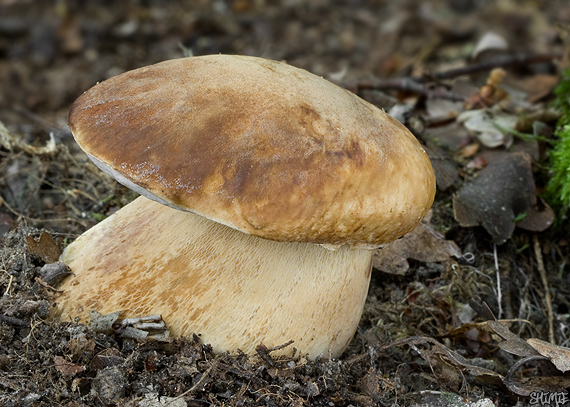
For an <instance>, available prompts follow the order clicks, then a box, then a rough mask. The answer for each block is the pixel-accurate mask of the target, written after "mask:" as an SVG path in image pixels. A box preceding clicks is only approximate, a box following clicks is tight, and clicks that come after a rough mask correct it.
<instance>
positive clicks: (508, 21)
mask: <svg viewBox="0 0 570 407" xmlns="http://www.w3.org/2000/svg"><path fill="white" fill-rule="evenodd" d="M419 3H420V2H414V1H360V0H347V1H333V0H316V1H311V2H302V1H297V0H282V1H279V2H269V1H256V0H234V1H224V0H216V1H206V0H201V1H179V2H160V1H142V0H139V1H127V2H116V1H66V0H61V1H53V2H33V1H31V0H21V1H14V0H0V122H1V123H4V125H5V126H6V127H7V129H8V131H9V132H10V134H11V137H12V138H8V139H7V138H5V137H3V138H2V140H1V145H2V146H3V147H0V193H1V201H0V235H1V236H3V238H2V243H1V247H0V268H1V269H0V294H2V297H1V298H0V405H1V406H7V407H10V406H68V407H76V406H108V405H118V406H166V405H168V406H202V405H216V406H217V405H231V406H244V405H265V406H301V405H310V406H348V405H353V406H374V405H382V406H393V405H430V406H431V405H433V406H435V405H440V406H447V405H475V404H470V403H475V402H477V401H479V404H478V405H480V406H491V405H496V406H508V405H527V404H529V403H531V402H533V400H534V401H536V398H533V397H536V395H537V394H541V395H552V394H558V395H559V397H563V396H564V395H567V393H566V388H568V387H570V381H569V380H570V377H568V375H567V374H566V372H565V367H564V366H566V365H565V364H564V363H565V362H567V361H570V357H569V356H568V354H567V353H565V352H570V350H568V349H567V348H556V351H557V352H558V353H556V356H552V354H549V355H548V356H542V357H537V356H536V350H538V347H533V349H535V351H533V349H529V348H528V344H527V342H526V341H525V340H526V339H527V338H531V337H532V338H539V339H542V340H544V341H548V342H553V343H555V344H557V345H560V346H562V347H565V346H568V345H569V341H570V330H569V323H570V300H569V298H570V284H569V282H570V281H569V277H568V276H569V275H570V274H569V273H568V272H569V266H568V259H569V258H570V241H569V240H568V232H569V227H568V225H567V222H565V221H564V218H563V217H560V216H559V217H558V218H557V219H556V222H555V225H554V226H552V227H549V228H546V229H545V230H544V231H542V232H536V231H529V230H524V229H521V228H517V229H515V231H514V232H513V233H512V235H510V234H509V238H508V239H507V240H506V242H505V243H502V244H495V243H494V242H493V239H492V236H491V235H490V234H489V233H488V232H487V231H486V230H485V229H484V228H483V227H462V226H460V225H459V223H458V221H456V220H455V217H454V213H453V197H454V196H456V195H457V192H458V191H459V190H460V188H461V187H462V185H463V184H464V182H468V181H470V180H472V179H474V178H476V174H477V171H478V169H480V167H477V166H478V165H482V166H484V163H483V164H481V163H482V162H483V161H481V160H482V159H483V160H487V161H489V162H491V161H492V158H491V155H489V154H488V152H489V151H491V152H492V153H494V154H497V153H498V154H506V153H510V152H511V150H513V149H517V150H519V151H520V150H523V151H528V152H529V154H530V155H531V156H532V157H533V165H532V174H531V175H532V178H533V179H530V178H529V179H527V180H526V181H527V183H532V182H534V184H535V185H536V189H537V192H538V194H539V195H540V194H541V193H542V192H543V191H544V187H545V184H546V182H547V180H548V176H549V173H548V170H547V168H548V156H547V151H548V148H549V144H548V143H543V142H538V141H537V140H536V139H535V140H534V141H531V142H527V141H522V140H519V139H518V138H517V139H515V140H514V142H513V143H512V144H508V143H503V144H501V145H499V146H497V147H493V148H490V147H489V146H485V145H484V144H485V143H484V142H483V141H481V139H476V138H475V137H474V135H473V134H472V133H470V132H468V131H467V130H466V129H465V127H464V126H463V125H462V124H459V123H455V117H454V116H450V117H441V116H437V115H436V114H435V113H433V111H434V110H433V109H434V108H435V107H434V106H435V105H434V104H433V101H434V100H446V101H449V99H454V100H457V95H462V96H461V97H460V98H459V99H460V101H461V102H462V103H460V105H462V106H464V108H465V106H467V105H469V107H470V108H472V107H474V106H487V107H489V106H491V105H495V103H498V100H499V99H496V100H495V99H493V100H491V99H489V98H486V95H487V94H480V93H479V90H480V89H482V87H483V86H484V85H485V83H486V80H487V78H488V75H489V71H490V69H489V68H485V67H484V66H483V67H482V68H481V69H474V70H473V71H472V72H470V74H469V75H451V76H450V77H449V78H447V79H445V80H434V79H433V77H431V76H430V75H431V74H433V73H436V72H448V71H449V70H450V69H451V68H458V67H465V66H466V65H470V64H480V63H481V62H482V61H485V60H486V61H495V62H496V61H498V63H496V64H494V66H504V68H505V70H506V79H505V89H506V92H507V93H508V94H509V96H510V98H511V99H516V97H517V96H516V95H520V93H521V92H523V93H524V100H525V103H526V104H525V105H524V106H525V107H524V109H526V110H524V116H525V117H529V116H530V114H529V112H530V111H532V112H533V114H534V113H536V112H541V114H543V115H542V116H540V120H538V119H533V120H535V121H536V122H539V121H540V123H543V124H544V125H545V126H547V127H548V128H549V129H550V131H549V132H548V131H547V134H548V137H552V129H553V128H554V127H555V125H556V112H554V114H553V115H550V116H548V115H546V113H545V111H546V110H545V109H546V107H547V106H548V103H549V101H550V100H551V99H552V93H551V91H552V87H553V86H554V84H555V83H556V81H557V78H559V75H560V72H561V69H562V68H564V67H565V66H566V65H565V64H566V63H567V61H566V59H565V57H564V55H565V53H567V52H566V51H567V48H566V45H565V38H566V36H567V35H568V33H569V32H570V5H569V4H567V2H564V1H549V2H538V1H514V0H513V1H500V2H495V1H469V0H447V1H443V0H441V1H434V2H423V3H422V4H421V5H420V4H419ZM490 32H493V33H496V34H498V35H499V36H501V37H502V38H503V39H504V40H505V41H506V43H507V44H508V47H507V48H506V49H497V48H493V47H490V46H489V47H487V48H486V49H485V50H484V52H482V53H480V54H479V55H478V56H477V58H476V59H475V60H473V59H472V58H471V56H472V55H473V50H474V49H475V46H476V44H477V43H478V41H479V40H480V39H481V38H482V37H483V36H484V35H485V34H487V33H490ZM215 53H231V54H245V55H255V56H260V57H265V58H272V59H278V60H285V61H287V62H288V63H290V64H292V65H295V66H298V67H301V68H304V69H307V70H309V71H311V72H314V73H316V74H319V75H322V76H324V77H326V78H328V79H330V80H333V81H335V82H337V83H339V84H340V85H341V86H345V87H347V88H349V89H350V90H352V91H354V92H357V93H359V94H360V96H362V97H364V98H366V99H367V100H369V101H371V102H372V103H375V104H376V105H378V106H380V107H383V108H385V109H386V110H389V109H391V108H393V107H394V106H396V107H397V108H398V109H399V111H400V112H401V116H400V117H399V118H400V119H401V120H403V121H404V122H405V124H406V125H407V126H408V127H409V128H410V129H411V130H412V131H413V132H414V134H415V135H416V136H417V137H418V138H419V139H420V140H421V141H422V142H424V143H426V144H427V145H428V150H429V151H430V157H431V158H432V161H433V162H434V167H435V168H436V174H437V175H438V189H439V191H438V195H437V197H436V202H435V203H434V206H433V213H432V214H431V221H430V225H431V227H432V228H433V229H435V230H436V231H437V232H439V233H441V234H440V235H437V236H439V237H438V238H437V240H438V241H440V243H441V242H448V241H453V242H454V243H455V244H456V245H457V247H458V249H459V251H460V254H459V255H458V256H450V255H448V256H444V258H443V259H438V260H437V261H433V260H428V261H426V260H422V259H423V257H421V256H416V257H414V254H410V252H409V251H408V252H406V253H407V254H406V255H404V257H405V258H407V259H408V260H407V262H408V264H409V268H407V270H405V269H404V270H403V271H400V272H398V273H391V272H387V271H380V270H375V272H374V274H373V277H372V284H371V287H370V292H369V297H368V301H367V304H366V308H365V312H364V315H363V317H362V320H361V323H360V326H359V330H358V332H357V334H356V336H355V338H354V340H353V341H352V343H351V345H350V346H349V348H348V350H347V351H346V352H345V353H344V354H343V356H342V357H341V358H340V359H338V360H328V359H325V358H322V359H319V360H316V361H310V360H307V359H306V358H304V357H303V355H296V356H295V357H291V358H277V357H273V356H272V355H271V349H267V348H265V347H263V346H260V347H259V348H258V352H257V354H255V355H244V354H238V355H229V354H222V355H219V354H214V353H213V352H212V351H211V349H210V348H209V347H208V345H207V344H203V343H201V341H200V338H199V337H193V338H184V339H169V340H156V339H129V338H126V337H125V336H123V335H121V333H120V332H116V331H113V330H102V329H101V328H98V327H94V326H85V325H80V324H75V323H70V322H61V321H57V320H51V319H50V318H49V314H50V309H51V308H52V307H56V306H57V285H58V282H59V280H60V279H61V276H60V275H58V274H57V273H55V274H54V273H50V270H49V269H48V268H46V267H44V266H45V265H46V264H50V263H53V262H54V261H55V260H56V259H57V257H58V254H59V251H60V250H61V248H62V247H63V246H65V245H66V244H68V243H69V242H70V241H72V240H73V239H75V238H76V237H77V236H78V235H80V234H81V233H82V232H83V231H85V230H86V229H88V228H89V227H90V226H92V225H94V224H96V223H97V222H98V221H100V220H101V219H104V218H105V217H107V216H109V215H111V214H112V213H113V212H115V211H116V210H118V209H119V208H120V207H122V206H124V205H125V204H126V203H128V202H129V201H131V200H132V199H133V198H134V197H135V196H136V194H135V193H133V192H131V191H129V190H127V189H126V188H124V187H122V186H121V185H119V184H117V183H116V182H115V181H114V180H112V179H110V178H109V177H107V176H105V175H103V174H102V173H101V172H100V171H99V170H98V169H97V168H96V167H95V166H94V165H93V164H91V163H90V162H89V161H88V159H87V157H86V156H85V155H84V153H83V152H81V151H80V149H79V148H78V147H77V146H76V144H75V143H74V141H73V137H72V135H71V132H70V131H69V128H68V127H67V124H66V123H67V110H68V108H69V106H70V105H71V103H72V102H73V101H74V99H75V98H76V97H77V96H79V95H80V94H81V93H82V92H83V91H85V90H87V89H88V88H90V87H91V86H93V85H94V84H95V83H97V82H98V81H102V80H104V79H106V78H109V77H111V76H114V75H117V74H120V73H122V72H124V71H127V70H129V69H133V68H137V67H141V66H144V65H149V64H152V63H156V62H159V61H162V60H165V59H171V58H179V57H182V56H184V55H189V54H193V55H205V54H215ZM535 54H540V55H542V56H543V58H542V59H540V58H539V59H532V58H527V57H526V56H529V55H535ZM515 55H517V56H518V57H517V58H514V59H513V58H512V57H513V56H515ZM521 55H522V57H521ZM497 57H503V58H507V59H506V60H505V59H503V60H500V59H499V60H497V59H493V58H497ZM508 58H511V59H510V60H509V59H508ZM501 61H502V62H501ZM504 61H507V62H508V61H510V62H509V63H505V62H504ZM491 65H493V64H491ZM422 75H427V76H424V77H423V79H422V80H421V81H417V82H414V84H415V85H414V86H410V84H409V82H406V81H402V80H401V79H402V78H408V77H420V76H422ZM378 78H382V79H383V81H380V80H379V79H378ZM549 78H550V79H549ZM386 79H391V80H392V81H391V82H386ZM507 85H508V86H507ZM498 88H499V86H498V85H497V86H495V87H494V88H493V89H495V90H497V89H498ZM497 93H498V92H496V93H495V94H494V95H495V96H496V97H497V98H499V96H497ZM437 106H438V108H439V109H441V108H442V107H441V106H439V105H437ZM519 107H520V105H519ZM520 109H522V108H520ZM506 110H507V111H509V113H510V114H513V115H515V114H520V115H521V116H522V115H523V113H520V110H516V109H514V110H509V109H508V108H507V109H506ZM533 117H534V116H533ZM450 125H451V126H457V127H449V126H450ZM450 129H451V130H450ZM531 131H532V130H531ZM434 134H435V136H434ZM464 136H465V137H464ZM50 138H51V139H53V141H54V142H55V147H54V148H53V149H52V150H48V151H45V150H42V147H44V146H45V145H46V143H48V142H49V140H50ZM506 144H508V145H506ZM468 146H476V147H473V148H478V150H477V151H478V153H477V154H475V155H473V154H468V153H466V150H465V148H466V147H468ZM481 152H485V154H487V155H479V153H481ZM442 163H443V164H442ZM534 184H533V185H534ZM537 222H538V221H537ZM42 232H46V233H47V234H44V235H43V237H41V238H40V236H42ZM31 238H33V239H31ZM34 239H35V240H34ZM410 250H411V249H410ZM404 260H405V259H404ZM399 270H402V269H399ZM547 294H548V295H547ZM494 319H501V320H506V322H505V324H504V326H505V327H508V328H510V331H507V332H504V331H502V330H501V327H498V326H496V325H494V324H493V323H489V322H487V321H493V320H494ZM509 333H510V335H512V336H509ZM505 343H506V344H507V345H505ZM500 344H501V345H500ZM289 346H294V344H293V345H289ZM541 349H542V348H541ZM533 352H534V353H533ZM538 352H539V353H541V354H542V355H545V353H543V352H542V351H541V350H538ZM525 357H530V359H522V358H525ZM533 392H534V393H533ZM548 392H550V393H548ZM559 400H562V399H559ZM485 403H486V404H485ZM493 403H494V404H493ZM543 405H548V404H543ZM552 405H554V404H552Z"/></svg>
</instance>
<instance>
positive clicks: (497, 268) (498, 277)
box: [493, 243, 503, 319]
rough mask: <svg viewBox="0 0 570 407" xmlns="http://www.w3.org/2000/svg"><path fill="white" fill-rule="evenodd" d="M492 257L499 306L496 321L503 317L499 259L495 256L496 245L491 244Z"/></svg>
mask: <svg viewBox="0 0 570 407" xmlns="http://www.w3.org/2000/svg"><path fill="white" fill-rule="evenodd" d="M493 257H494V259H495V270H496V273H497V303H498V305H499V312H498V313H497V319H501V318H502V316H503V305H502V302H503V293H502V291H501V272H500V270H499V258H498V256H497V245H496V244H494V243H493Z"/></svg>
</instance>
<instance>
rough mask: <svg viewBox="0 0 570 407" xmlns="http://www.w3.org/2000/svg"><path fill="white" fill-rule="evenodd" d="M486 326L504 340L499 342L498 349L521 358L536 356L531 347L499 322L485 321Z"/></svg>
mask: <svg viewBox="0 0 570 407" xmlns="http://www.w3.org/2000/svg"><path fill="white" fill-rule="evenodd" d="M487 326H488V327H489V328H491V329H492V330H493V331H495V333H496V334H498V335H499V336H500V337H501V338H503V339H504V341H502V342H499V347H500V348H501V349H502V350H504V351H505V352H508V353H511V354H513V355H517V356H523V357H527V356H536V355H538V353H537V351H536V350H535V349H534V348H533V347H532V346H529V345H528V343H526V342H525V341H524V340H523V339H522V338H520V337H519V336H518V335H515V334H514V333H512V332H511V331H510V330H509V328H507V327H506V326H504V325H503V324H502V323H501V322H499V321H487Z"/></svg>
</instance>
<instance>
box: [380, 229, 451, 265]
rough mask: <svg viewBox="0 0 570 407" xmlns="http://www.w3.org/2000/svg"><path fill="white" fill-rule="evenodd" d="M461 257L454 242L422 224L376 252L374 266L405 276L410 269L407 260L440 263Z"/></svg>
mask: <svg viewBox="0 0 570 407" xmlns="http://www.w3.org/2000/svg"><path fill="white" fill-rule="evenodd" d="M460 256H461V250H460V249H459V247H458V246H457V244H456V243H455V242H454V241H452V240H445V237H444V236H443V235H442V234H441V233H439V232H436V231H435V230H434V229H433V228H432V227H431V225H429V224H427V223H420V224H419V225H418V227H416V228H415V229H414V230H413V231H411V232H410V233H408V234H407V235H405V236H404V237H402V238H401V239H399V240H396V241H395V242H392V243H388V244H387V245H385V246H384V247H382V248H381V249H378V250H376V252H375V253H374V259H373V266H374V268H376V269H378V270H382V271H384V272H385V273H391V274H404V273H405V272H406V271H407V270H408V269H409V267H410V265H409V264H408V260H407V259H415V260H418V261H423V262H438V261H446V260H449V258H451V257H460Z"/></svg>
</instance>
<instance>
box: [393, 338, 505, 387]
mask: <svg viewBox="0 0 570 407" xmlns="http://www.w3.org/2000/svg"><path fill="white" fill-rule="evenodd" d="M400 345H410V346H419V345H430V346H431V348H430V349H428V350H427V351H426V350H425V349H421V350H420V349H418V352H419V353H420V355H421V357H422V358H424V360H426V362H428V363H430V364H436V363H437V364H439V361H443V362H445V363H446V364H448V365H450V366H453V367H455V368H457V369H459V370H461V371H467V372H469V373H470V374H472V375H474V376H484V377H494V378H501V379H502V376H501V375H500V374H499V373H497V372H494V371H492V370H489V369H485V368H484V367H480V366H476V365H473V364H471V363H470V362H469V360H468V359H466V358H464V357H463V356H461V355H460V354H458V353H457V352H454V351H452V350H451V349H449V348H447V347H446V346H444V345H443V344H441V343H440V342H438V341H436V340H435V339H433V338H430V337H425V336H413V337H410V338H405V339H401V340H399V341H396V342H394V343H391V344H389V345H386V346H384V347H383V348H389V347H392V346H400Z"/></svg>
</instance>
